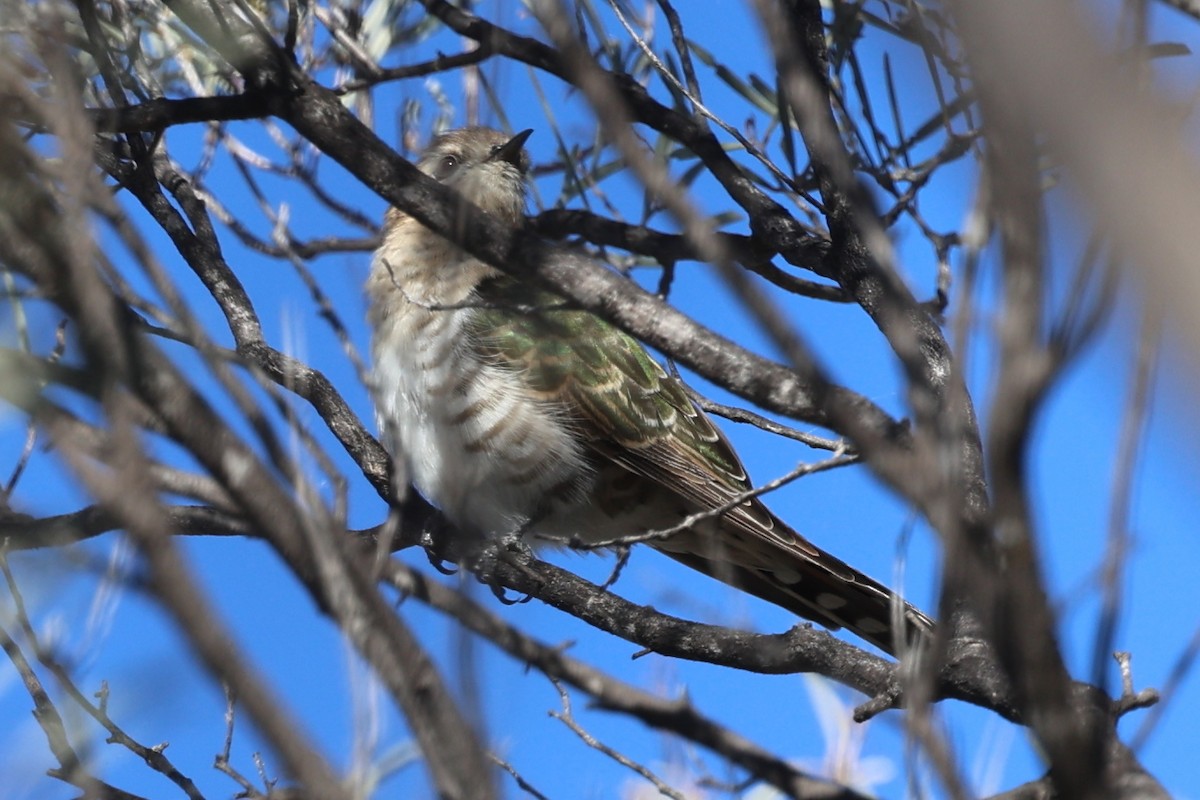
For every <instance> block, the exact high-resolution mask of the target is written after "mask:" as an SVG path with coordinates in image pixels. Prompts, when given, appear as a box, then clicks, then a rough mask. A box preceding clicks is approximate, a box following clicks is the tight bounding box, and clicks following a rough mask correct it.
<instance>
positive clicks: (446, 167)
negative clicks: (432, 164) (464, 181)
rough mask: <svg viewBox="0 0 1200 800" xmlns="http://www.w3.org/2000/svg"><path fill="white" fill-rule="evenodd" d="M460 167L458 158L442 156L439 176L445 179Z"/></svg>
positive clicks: (438, 168) (439, 164) (439, 163)
mask: <svg viewBox="0 0 1200 800" xmlns="http://www.w3.org/2000/svg"><path fill="white" fill-rule="evenodd" d="M457 166H458V156H442V160H441V161H439V162H438V167H437V176H438V177H439V178H445V177H446V176H447V175H449V174H450V173H451V172H453V171H454V168H455V167H457Z"/></svg>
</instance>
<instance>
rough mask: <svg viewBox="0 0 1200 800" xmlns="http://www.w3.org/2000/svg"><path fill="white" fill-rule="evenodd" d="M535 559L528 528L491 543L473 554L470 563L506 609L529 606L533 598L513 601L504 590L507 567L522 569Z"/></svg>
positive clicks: (522, 597) (479, 577)
mask: <svg viewBox="0 0 1200 800" xmlns="http://www.w3.org/2000/svg"><path fill="white" fill-rule="evenodd" d="M531 558H533V551H532V550H531V549H530V548H529V545H528V544H526V543H525V529H524V527H521V528H517V529H516V530H513V531H509V532H507V533H505V534H502V535H500V536H497V537H495V538H492V539H488V540H487V541H485V542H484V543H483V544H482V545H480V546H479V547H478V548H477V549H476V550H475V551H474V552H473V553H472V554H471V558H470V562H469V566H470V568H471V572H473V573H475V577H476V578H478V579H479V582H480V583H482V584H484V585H485V586H487V587H488V588H489V589H491V590H492V594H494V595H495V596H496V598H497V599H498V600H499V601H500V602H502V603H504V604H506V605H516V604H517V603H527V602H529V600H530V597H529V595H522V596H520V597H518V598H517V599H515V600H514V599H511V598H510V597H509V596H508V595H507V593H506V588H505V586H504V581H503V579H502V573H503V570H504V568H505V567H509V568H512V567H516V568H518V569H519V568H520V565H521V564H522V563H523V562H526V561H528V560H529V559H531Z"/></svg>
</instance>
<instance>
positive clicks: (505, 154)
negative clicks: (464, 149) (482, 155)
mask: <svg viewBox="0 0 1200 800" xmlns="http://www.w3.org/2000/svg"><path fill="white" fill-rule="evenodd" d="M532 135H533V128H527V129H526V130H523V131H521V132H520V133H518V134H517V135H516V136H514V137H512V138H511V139H509V140H508V141H507V142H505V143H504V144H502V145H500V149H498V150H496V151H494V152H493V153H492V154H491V155H490V156H488V161H507V162H508V163H510V164H512V165H513V166H514V167H516V168H517V169H520V168H521V148H522V147H524V146H525V140H526V139H528V138H529V137H530V136H532Z"/></svg>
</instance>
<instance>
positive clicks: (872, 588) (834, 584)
mask: <svg viewBox="0 0 1200 800" xmlns="http://www.w3.org/2000/svg"><path fill="white" fill-rule="evenodd" d="M761 508H762V507H761V506H760V509H761ZM762 510H764V511H765V509H762ZM767 513H768V515H769V516H770V519H771V521H772V522H773V523H774V526H773V528H772V529H771V530H769V531H765V532H756V534H755V535H753V536H752V537H750V539H751V541H748V542H747V541H746V539H747V533H746V532H745V531H744V530H741V529H738V528H737V526H730V525H729V524H728V520H726V521H725V524H723V525H722V528H723V529H724V530H722V531H721V534H720V535H711V534H707V533H706V532H704V531H703V530H692V531H687V532H684V533H682V534H679V535H678V536H674V537H671V539H670V540H666V541H664V542H662V543H661V544H659V545H656V549H658V550H660V551H661V552H662V553H664V554H665V555H668V556H670V557H671V558H673V559H675V560H676V561H679V562H681V563H683V564H685V565H687V566H689V567H691V568H692V569H695V570H697V571H699V572H703V573H704V574H706V575H709V576H711V577H713V578H716V579H717V580H720V581H722V582H724V583H727V584H729V585H730V586H733V587H735V588H737V589H740V590H742V591H744V592H748V593H749V594H752V595H754V596H756V597H760V598H762V599H763V600H766V601H767V602H769V603H773V604H775V605H777V606H780V607H781V608H785V609H787V610H788V611H791V612H792V613H794V614H798V615H799V616H801V617H804V618H805V619H810V620H812V621H814V622H819V623H820V624H821V625H824V626H825V627H827V628H830V629H832V630H836V629H838V628H846V629H847V630H849V631H851V632H852V633H854V634H855V635H857V636H859V637H861V638H862V639H865V640H866V641H868V642H870V643H871V644H873V645H875V646H876V647H878V648H879V649H880V650H883V651H884V652H885V653H888V654H889V655H892V656H896V655H897V653H898V652H899V651H900V650H901V649H902V648H904V647H906V646H909V645H912V644H914V643H915V642H916V641H917V640H918V639H920V638H923V637H925V638H927V637H929V636H930V635H931V634H932V632H933V628H934V621H933V620H932V619H930V618H929V617H927V616H926V615H925V614H923V613H921V611H919V610H918V609H917V608H916V607H915V606H913V605H911V604H910V603H907V602H905V601H904V600H903V599H902V598H901V597H900V596H899V595H897V594H896V593H895V592H892V591H891V590H890V589H888V588H887V587H886V586H884V585H883V584H881V583H879V582H878V581H876V580H874V579H873V578H871V577H869V576H867V575H865V574H863V573H862V572H859V571H858V570H856V569H854V568H853V567H851V566H850V565H848V564H846V563H845V562H844V561H842V560H841V559H839V558H836V557H835V556H832V555H830V554H828V553H826V552H824V551H823V550H821V549H820V548H818V547H816V546H815V545H813V544H812V543H810V542H809V541H807V540H806V539H804V538H803V537H801V536H800V535H799V534H797V533H796V532H795V531H793V530H792V529H791V528H789V527H788V526H787V525H785V524H784V523H783V522H781V521H780V520H779V519H777V518H775V517H774V515H771V514H769V512H767ZM731 527H734V528H735V529H733V530H730V528H731ZM714 533H715V532H714ZM689 540H690V541H689ZM739 540H742V543H743V544H745V545H746V546H742V547H739V546H738V545H737V543H738V541H739Z"/></svg>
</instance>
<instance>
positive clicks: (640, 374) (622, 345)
mask: <svg viewBox="0 0 1200 800" xmlns="http://www.w3.org/2000/svg"><path fill="white" fill-rule="evenodd" d="M480 295H481V296H480V300H481V301H482V302H481V307H480V308H479V309H478V310H477V311H476V313H475V315H474V322H473V324H472V329H471V335H472V336H473V337H474V340H475V341H474V344H475V346H476V347H477V348H478V350H479V352H481V353H482V354H484V356H485V357H486V358H488V359H489V360H491V361H492V362H493V363H496V364H498V365H501V366H503V367H505V368H507V369H512V370H514V371H515V372H517V373H518V374H520V375H522V376H523V377H524V379H525V382H526V384H527V385H528V387H529V389H530V391H531V392H532V393H533V394H534V396H535V397H537V398H538V399H540V400H542V401H543V402H545V403H547V405H549V406H550V407H553V408H556V409H559V410H561V412H562V413H563V414H564V418H565V419H567V420H569V422H570V423H571V424H573V425H576V426H577V429H578V432H579V435H580V437H581V438H582V439H583V440H584V441H585V442H586V443H587V446H588V448H589V449H590V450H591V451H592V452H593V453H595V454H596V455H597V456H599V457H600V458H601V459H603V460H607V461H609V462H612V463H615V464H617V465H620V466H621V467H623V468H625V469H627V470H629V471H630V472H633V473H635V474H637V475H640V476H642V477H644V478H647V479H649V480H650V481H652V482H654V483H655V484H657V485H658V486H660V487H662V488H663V489H665V490H667V491H670V492H673V493H675V494H676V495H678V496H680V497H682V498H684V499H685V500H686V501H688V503H689V504H690V505H692V506H694V507H695V508H696V509H697V510H705V509H717V508H723V507H727V506H731V507H730V508H729V510H728V511H726V512H724V514H723V516H722V525H721V528H722V529H723V530H725V531H727V532H729V533H732V534H737V536H736V539H735V540H732V541H730V540H729V537H728V536H726V537H723V538H724V539H725V541H722V542H720V543H719V545H720V546H719V547H714V546H713V545H712V544H711V543H704V542H701V541H700V540H699V537H700V534H699V533H697V532H693V533H690V534H689V533H684V534H680V535H679V537H678V540H676V541H671V540H667V541H663V542H652V544H654V545H655V546H656V547H658V548H659V549H661V550H662V551H663V552H665V553H667V554H668V555H670V556H672V557H673V558H676V559H677V560H679V561H682V562H683V563H685V564H687V565H688V566H691V567H693V568H695V569H698V570H700V571H702V572H705V573H707V574H709V575H712V576H713V577H716V578H718V579H720V580H724V581H726V582H729V583H733V584H735V585H738V586H739V587H740V588H743V589H745V590H747V591H750V592H752V593H754V594H756V595H759V596H761V597H763V598H764V599H767V600H769V601H771V602H773V603H776V604H778V605H782V606H783V607H785V608H789V609H791V610H792V611H793V612H795V613H798V614H800V615H801V616H804V617H807V618H809V619H812V620H815V621H817V622H820V623H822V624H823V625H826V626H829V627H833V628H837V627H842V626H846V627H849V628H851V629H853V630H856V631H858V632H859V633H860V635H864V637H865V638H868V639H869V640H870V641H872V642H874V643H876V644H879V645H880V646H882V647H883V649H885V650H888V651H889V652H890V651H891V650H892V649H893V648H892V646H891V644H890V637H882V638H883V639H885V640H887V641H888V644H887V645H883V644H881V641H880V640H881V636H880V635H879V633H880V632H879V631H875V630H874V627H875V626H874V625H867V626H866V627H867V628H870V629H872V630H871V631H870V632H873V633H875V634H876V635H873V636H867V635H866V632H864V630H863V628H864V625H862V624H860V623H861V618H865V617H871V618H872V619H874V620H876V621H879V620H880V618H881V617H882V622H883V624H885V625H886V624H887V620H888V618H889V614H890V604H891V602H892V597H893V595H892V593H891V592H890V591H888V590H887V589H886V587H884V586H882V585H881V584H879V583H877V582H876V581H874V580H872V579H871V578H869V577H867V576H866V575H863V574H862V573H861V572H859V571H858V570H855V569H853V568H852V567H850V566H848V565H847V564H845V563H844V562H842V561H841V560H839V559H837V558H835V557H833V556H831V555H829V554H828V553H825V552H823V551H822V550H820V549H819V548H817V547H816V546H814V545H813V544H811V543H810V542H808V541H806V540H805V539H804V538H802V537H801V536H800V535H799V534H797V533H796V532H795V531H793V530H792V529H791V528H789V527H788V526H787V525H785V524H784V523H782V522H780V521H779V520H778V519H777V518H776V517H775V516H774V515H773V514H771V512H770V511H769V510H768V509H767V508H766V507H765V506H764V505H763V504H762V503H761V502H759V501H758V500H757V499H756V498H751V499H747V498H745V497H744V495H745V493H746V492H747V491H748V490H749V489H750V482H749V479H748V478H747V476H746V471H745V469H744V468H743V467H742V464H741V462H740V461H739V460H738V457H737V455H736V454H735V453H734V451H733V448H732V447H731V446H730V444H729V442H728V441H727V440H726V438H725V437H724V435H723V434H722V433H721V432H720V430H718V428H717V427H716V426H715V425H714V424H713V422H712V420H711V419H709V417H708V416H707V415H706V414H705V413H704V412H703V411H701V410H700V409H699V408H697V407H696V405H695V404H694V403H693V402H692V400H691V398H689V397H688V395H687V392H686V391H685V389H684V387H683V385H682V383H680V381H678V380H677V379H676V378H674V377H672V376H671V375H669V374H667V372H666V371H665V370H663V368H662V367H661V366H660V365H659V364H658V363H657V362H656V361H655V360H654V359H653V358H651V356H650V354H649V353H647V352H646V350H645V349H644V348H643V347H642V346H641V344H639V343H638V342H637V340H635V339H634V338H632V337H631V336H629V335H628V334H626V333H624V332H623V331H621V330H619V329H618V328H616V327H614V326H613V325H610V324H609V323H607V322H606V321H604V320H603V319H601V318H599V317H597V316H595V315H594V314H591V313H590V312H586V311H580V310H577V309H573V308H571V307H569V306H568V305H567V304H566V303H565V301H563V300H562V299H561V298H559V297H557V296H556V295H554V294H551V293H549V292H540V291H532V290H530V289H529V288H528V287H523V286H520V285H517V284H516V283H515V282H514V281H511V280H510V279H507V278H501V279H496V280H493V281H490V282H489V283H487V284H485V285H484V287H483V288H482V289H481V292H480ZM709 536H710V537H711V534H709ZM689 540H695V541H689ZM689 545H693V546H689ZM779 575H789V576H791V579H790V580H785V579H781V578H779V577H778V576H779ZM847 594H849V595H850V597H849V598H846V597H845V595H847ZM846 600H848V601H849V607H846V608H844V609H842V610H843V611H844V612H846V613H838V612H839V609H838V608H831V607H830V606H831V605H837V604H838V603H841V602H844V601H846ZM868 612H869V613H868ZM912 612H913V613H915V614H916V615H917V617H916V618H914V619H913V620H910V622H913V623H915V624H916V626H917V627H926V626H925V625H924V623H925V622H929V621H928V618H926V617H924V615H921V614H920V612H917V611H916V610H915V609H912ZM929 625H930V626H931V625H932V623H931V622H930V623H929Z"/></svg>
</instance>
